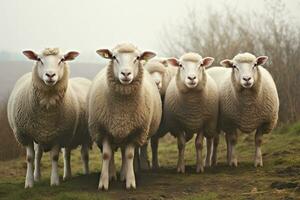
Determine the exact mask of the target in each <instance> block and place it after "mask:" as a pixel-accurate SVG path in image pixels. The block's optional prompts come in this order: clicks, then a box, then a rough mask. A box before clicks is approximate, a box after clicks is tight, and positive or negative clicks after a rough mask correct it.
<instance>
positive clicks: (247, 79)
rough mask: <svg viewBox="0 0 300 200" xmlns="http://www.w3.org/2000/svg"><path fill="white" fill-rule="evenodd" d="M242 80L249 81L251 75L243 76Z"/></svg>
mask: <svg viewBox="0 0 300 200" xmlns="http://www.w3.org/2000/svg"><path fill="white" fill-rule="evenodd" d="M243 80H244V81H246V82H248V81H250V80H251V77H249V76H245V77H243Z"/></svg>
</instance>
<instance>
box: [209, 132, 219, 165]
mask: <svg viewBox="0 0 300 200" xmlns="http://www.w3.org/2000/svg"><path fill="white" fill-rule="evenodd" d="M213 140H214V141H213V153H212V158H211V160H212V161H211V162H212V163H211V164H212V166H217V162H218V156H217V154H218V146H219V141H220V135H219V134H217V135H216V136H215V137H214V139H213Z"/></svg>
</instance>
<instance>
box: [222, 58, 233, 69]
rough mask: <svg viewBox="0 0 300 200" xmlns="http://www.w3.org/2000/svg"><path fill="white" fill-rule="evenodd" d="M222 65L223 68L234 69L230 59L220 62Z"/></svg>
mask: <svg viewBox="0 0 300 200" xmlns="http://www.w3.org/2000/svg"><path fill="white" fill-rule="evenodd" d="M220 64H221V65H222V66H223V67H228V68H232V67H233V63H232V61H231V60H229V59H225V60H222V61H221V62H220Z"/></svg>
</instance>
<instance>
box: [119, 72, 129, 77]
mask: <svg viewBox="0 0 300 200" xmlns="http://www.w3.org/2000/svg"><path fill="white" fill-rule="evenodd" d="M121 74H122V75H123V76H124V77H128V76H129V75H130V74H131V72H121Z"/></svg>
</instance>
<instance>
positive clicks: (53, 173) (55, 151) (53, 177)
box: [50, 145, 60, 186]
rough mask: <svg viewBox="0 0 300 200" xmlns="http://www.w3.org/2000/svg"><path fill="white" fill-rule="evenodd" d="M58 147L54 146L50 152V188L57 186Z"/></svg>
mask: <svg viewBox="0 0 300 200" xmlns="http://www.w3.org/2000/svg"><path fill="white" fill-rule="evenodd" d="M59 151H60V146H59V145H55V146H53V147H52V149H51V152H50V157H51V162H52V169H51V181H50V185H51V186H56V185H59V175H58V158H59Z"/></svg>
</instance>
